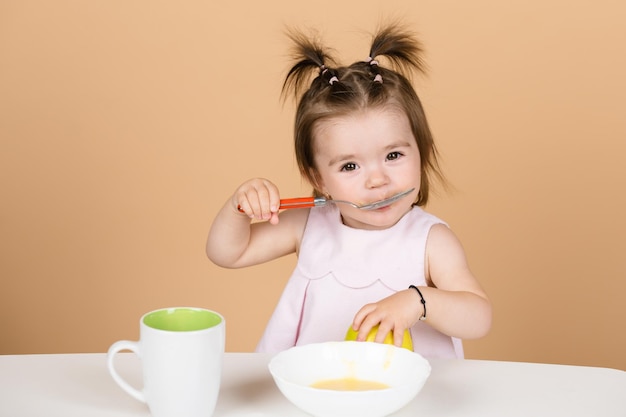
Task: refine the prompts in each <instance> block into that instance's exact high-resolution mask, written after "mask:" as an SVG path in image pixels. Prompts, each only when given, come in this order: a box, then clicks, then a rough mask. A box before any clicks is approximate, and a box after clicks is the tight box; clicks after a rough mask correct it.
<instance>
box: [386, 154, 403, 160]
mask: <svg viewBox="0 0 626 417" xmlns="http://www.w3.org/2000/svg"><path fill="white" fill-rule="evenodd" d="M401 156H402V152H390V153H389V154H388V155H387V160H388V161H393V160H394V159H398V158H400V157H401Z"/></svg>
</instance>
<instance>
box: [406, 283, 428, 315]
mask: <svg viewBox="0 0 626 417" xmlns="http://www.w3.org/2000/svg"><path fill="white" fill-rule="evenodd" d="M409 288H413V289H414V290H415V291H417V293H418V294H419V296H420V299H421V300H420V301H421V302H422V305H423V306H424V314H422V317H420V320H422V321H424V320H426V300H424V296H423V295H422V292H421V291H420V290H419V288H417V287H416V286H415V285H409Z"/></svg>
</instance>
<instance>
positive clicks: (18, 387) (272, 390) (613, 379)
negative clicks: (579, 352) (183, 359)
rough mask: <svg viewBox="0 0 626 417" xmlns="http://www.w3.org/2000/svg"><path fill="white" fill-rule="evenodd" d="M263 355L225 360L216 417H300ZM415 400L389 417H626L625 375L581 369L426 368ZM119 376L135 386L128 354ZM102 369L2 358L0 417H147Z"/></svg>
mask: <svg viewBox="0 0 626 417" xmlns="http://www.w3.org/2000/svg"><path fill="white" fill-rule="evenodd" d="M269 360H270V356H269V355H264V354H257V353H226V354H225V357H224V371H223V376H222V386H221V390H220V397H219V400H218V403H217V408H216V410H215V414H214V417H281V416H286V417H298V416H303V417H304V416H307V414H305V413H303V412H301V411H300V410H298V409H297V408H296V407H295V406H293V405H291V403H290V402H288V401H287V400H286V399H285V398H284V397H283V396H282V394H281V393H280V391H279V390H278V389H277V388H276V386H275V385H274V381H273V380H272V377H271V376H270V374H269V371H268V370H267V364H268V362H269ZM430 362H431V366H432V373H431V376H430V378H429V380H428V381H427V382H426V385H425V386H424V388H423V389H422V391H421V392H420V393H419V394H418V396H417V397H416V398H415V399H414V400H413V401H412V402H411V403H410V404H409V405H407V406H406V407H405V408H403V409H402V410H400V411H399V412H397V413H395V414H393V416H394V417H409V416H411V417H414V416H428V417H436V416H463V417H470V416H480V417H490V416H498V417H500V416H567V417H575V416H581V417H582V416H584V417H590V416H615V417H617V416H619V417H625V416H626V372H624V371H620V370H615V369H607V368H593V367H581V366H563V365H546V364H534V363H516V362H496V361H477V360H431V361H430ZM116 366H117V369H118V370H119V372H120V374H122V375H123V376H124V377H125V378H127V380H128V381H129V382H130V383H131V384H134V385H135V386H137V387H140V386H141V365H140V361H139V359H138V358H137V357H136V356H134V355H133V354H131V353H122V354H119V355H118V356H117V357H116ZM149 415H150V414H149V411H148V409H147V407H146V406H145V405H144V404H142V403H140V402H138V401H136V400H134V399H133V398H131V397H130V396H128V395H127V394H126V393H125V392H123V391H122V390H121V389H120V388H119V387H118V386H117V385H115V383H114V382H113V380H112V379H111V377H110V376H109V374H108V371H107V368H106V354H104V353H95V354H93V353H92V354H61V355H5V356H1V355H0V416H1V417H22V416H24V417H25V416H28V417H31V416H62V417H98V416H107V417H140V416H144V417H148V416H149Z"/></svg>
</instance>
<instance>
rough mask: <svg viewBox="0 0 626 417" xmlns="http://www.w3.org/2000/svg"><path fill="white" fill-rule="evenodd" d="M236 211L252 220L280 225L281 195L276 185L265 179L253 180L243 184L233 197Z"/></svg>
mask: <svg viewBox="0 0 626 417" xmlns="http://www.w3.org/2000/svg"><path fill="white" fill-rule="evenodd" d="M232 203H233V205H234V207H235V210H237V211H239V212H243V213H245V214H246V215H247V216H248V217H250V218H251V219H257V220H268V221H269V222H270V223H272V224H277V223H278V208H279V207H280V194H279V192H278V188H277V187H276V185H274V183H272V182H271V181H269V180H266V179H264V178H253V179H251V180H248V181H246V182H244V183H243V184H241V185H240V186H239V188H237V190H235V193H234V194H233V196H232Z"/></svg>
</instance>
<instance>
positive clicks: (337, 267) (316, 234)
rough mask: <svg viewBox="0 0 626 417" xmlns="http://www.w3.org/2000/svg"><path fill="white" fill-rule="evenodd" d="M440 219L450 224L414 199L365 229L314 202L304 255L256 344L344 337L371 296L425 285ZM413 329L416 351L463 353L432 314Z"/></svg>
mask: <svg viewBox="0 0 626 417" xmlns="http://www.w3.org/2000/svg"><path fill="white" fill-rule="evenodd" d="M437 223H442V224H445V223H444V222H442V221H441V220H439V219H438V218H437V217H435V216H433V215H431V214H429V213H426V212H425V211H423V210H422V209H421V208H419V207H414V208H413V209H412V210H411V211H410V212H409V213H407V214H406V215H405V216H404V217H403V218H402V219H400V221H399V222H398V223H396V224H395V225H394V226H392V227H390V228H388V229H385V230H361V229H353V228H351V227H348V226H345V225H344V224H343V223H342V222H341V216H340V213H339V210H338V209H337V208H336V207H335V206H333V205H329V206H326V207H319V208H313V209H311V211H310V214H309V218H308V221H307V224H306V228H305V231H304V235H303V237H302V242H301V246H300V253H299V258H298V263H297V265H296V268H295V270H294V271H293V274H292V275H291V278H290V279H289V281H288V282H287V285H286V286H285V289H284V291H283V294H282V296H281V298H280V300H279V302H278V305H277V306H276V309H275V310H274V313H273V315H272V317H271V318H270V321H269V323H268V325H267V328H266V329H265V333H264V334H263V336H262V338H261V340H260V342H259V344H258V346H257V348H256V350H257V352H272V353H273V352H278V351H281V350H285V349H288V348H290V347H292V346H298V345H305V344H308V343H315V342H325V341H338V340H344V338H345V335H346V332H347V330H348V327H349V326H350V325H351V324H352V320H353V318H354V315H355V314H356V313H357V311H358V310H359V309H360V308H361V307H363V306H364V305H365V304H368V303H372V302H376V301H378V300H380V299H382V298H385V297H387V296H389V295H391V294H394V293H395V292H397V291H400V290H405V289H407V288H408V287H409V285H411V284H412V285H417V286H424V285H426V280H425V277H424V258H425V251H426V239H427V238H428V233H429V231H430V228H431V227H432V226H433V225H434V224H437ZM418 302H419V301H418V300H417V299H416V303H418ZM410 332H411V337H412V339H413V346H414V350H415V352H418V353H420V354H421V355H422V356H424V357H427V358H462V357H463V346H462V343H461V340H460V339H457V338H453V337H450V336H446V335H445V334H443V333H441V332H439V331H437V330H435V329H433V328H432V327H430V326H429V325H428V320H426V321H419V322H418V323H417V324H415V325H414V326H413V327H412V328H411V329H410Z"/></svg>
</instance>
